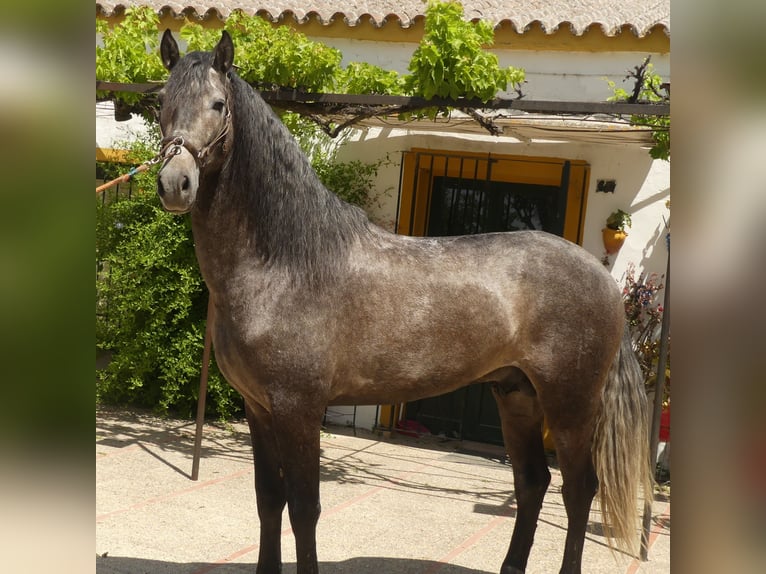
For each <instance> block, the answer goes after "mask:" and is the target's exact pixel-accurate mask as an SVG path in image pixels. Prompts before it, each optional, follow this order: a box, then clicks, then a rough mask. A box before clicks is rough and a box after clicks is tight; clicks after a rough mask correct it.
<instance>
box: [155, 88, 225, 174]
mask: <svg viewBox="0 0 766 574" xmlns="http://www.w3.org/2000/svg"><path fill="white" fill-rule="evenodd" d="M229 131H231V110H229V105H228V102H226V117H224V124H223V127H222V128H221V130H220V131H219V132H218V134H217V135H216V136H215V137H214V138H213V139H212V140H210V142H208V144H207V145H206V146H205V147H203V148H202V149H200V150H198V149H197V148H195V147H194V146H193V145H191V144H190V143H187V142H186V140H184V138H183V136H166V137H163V138H162V140H161V142H160V144H161V145H162V148H161V149H160V153H159V154H158V156H157V157H159V158H162V160H163V163H162V167H165V165H166V164H167V163H168V162H169V161H170V160H171V159H172V158H173V156H176V155H178V154H180V153H181V148H186V150H187V151H188V152H189V153H190V154H191V155H192V157H194V161H195V162H196V163H197V167H198V168H199V169H202V168H203V167H205V163H206V162H205V158H206V156H207V155H208V154H209V153H210V150H211V149H213V147H214V146H215V145H217V144H218V143H219V142H220V141H221V140H224V142H223V151H224V153H225V152H226V151H227V149H226V148H227V146H226V143H227V142H226V141H225V138H226V136H227V135H228V134H229Z"/></svg>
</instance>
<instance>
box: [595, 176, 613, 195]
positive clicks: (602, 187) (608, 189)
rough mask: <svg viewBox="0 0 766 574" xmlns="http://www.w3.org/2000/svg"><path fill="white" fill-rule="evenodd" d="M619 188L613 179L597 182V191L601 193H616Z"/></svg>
mask: <svg viewBox="0 0 766 574" xmlns="http://www.w3.org/2000/svg"><path fill="white" fill-rule="evenodd" d="M615 187H617V182H616V181H615V180H613V179H598V180H596V191H597V192H601V193H614V188H615Z"/></svg>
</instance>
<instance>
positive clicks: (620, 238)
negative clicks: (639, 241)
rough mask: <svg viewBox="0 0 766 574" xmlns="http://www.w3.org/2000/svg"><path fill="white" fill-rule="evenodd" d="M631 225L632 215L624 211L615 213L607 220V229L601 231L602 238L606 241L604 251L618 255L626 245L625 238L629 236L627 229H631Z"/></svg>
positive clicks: (619, 210)
mask: <svg viewBox="0 0 766 574" xmlns="http://www.w3.org/2000/svg"><path fill="white" fill-rule="evenodd" d="M631 223H632V222H631V220H630V214H629V213H627V212H625V211H623V210H622V209H618V210H617V211H613V212H612V213H611V214H610V215H609V217H607V218H606V227H604V229H602V230H601V237H602V238H603V240H604V249H606V252H607V253H608V254H609V255H612V254H614V253H617V252H618V251H619V250H620V248H621V247H622V244H623V243H625V238H626V237H627V236H628V232H627V231H625V228H626V227H630V226H631Z"/></svg>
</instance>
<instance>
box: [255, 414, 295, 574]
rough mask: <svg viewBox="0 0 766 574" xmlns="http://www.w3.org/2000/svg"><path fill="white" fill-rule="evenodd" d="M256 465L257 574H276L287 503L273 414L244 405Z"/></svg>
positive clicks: (280, 565)
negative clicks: (273, 426)
mask: <svg viewBox="0 0 766 574" xmlns="http://www.w3.org/2000/svg"><path fill="white" fill-rule="evenodd" d="M245 414H246V416H247V422H248V425H249V426H250V438H251V440H252V443H253V458H254V464H255V494H256V502H257V505H258V518H259V519H260V522H261V540H260V546H259V550H258V568H257V570H256V572H257V574H275V573H277V572H279V571H280V570H281V568H282V548H281V535H282V511H283V510H284V508H285V502H286V500H287V498H286V496H285V484H284V479H283V478H282V475H281V470H280V460H279V452H278V450H277V442H276V437H275V436H274V429H273V428H272V421H271V414H269V413H268V412H267V411H266V410H265V409H264V408H263V407H261V406H260V405H249V404H246V405H245Z"/></svg>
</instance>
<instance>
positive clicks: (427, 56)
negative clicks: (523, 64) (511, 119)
mask: <svg viewBox="0 0 766 574" xmlns="http://www.w3.org/2000/svg"><path fill="white" fill-rule="evenodd" d="M493 42H494V31H493V29H492V26H491V25H490V24H489V23H488V22H486V21H484V20H480V21H479V22H477V23H476V24H473V23H471V22H467V21H466V20H464V19H463V6H462V5H461V4H460V3H458V2H438V1H435V0H429V3H428V8H427V9H426V22H425V34H424V35H423V39H422V40H421V42H420V46H418V48H417V50H415V53H414V54H413V55H412V60H410V64H409V67H408V69H409V70H410V72H412V74H410V75H408V76H406V77H405V79H404V85H405V90H406V91H407V93H410V94H412V95H420V96H423V97H424V98H426V99H427V100H430V99H431V98H433V97H434V96H438V97H442V98H453V99H454V98H458V97H460V96H464V97H466V98H469V99H472V98H478V99H480V100H481V101H483V102H486V101H488V100H490V99H492V98H494V97H495V94H497V92H498V91H502V90H505V89H507V87H508V84H511V85H512V86H513V87H514V89H517V90H518V88H519V87H520V85H521V84H522V83H523V82H524V70H523V69H520V68H513V67H508V68H501V67H500V65H499V63H498V59H497V56H496V55H495V54H493V53H491V52H487V51H486V50H485V49H484V47H485V46H491V45H492V44H493Z"/></svg>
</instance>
